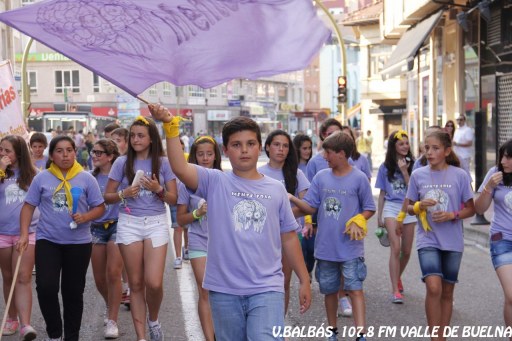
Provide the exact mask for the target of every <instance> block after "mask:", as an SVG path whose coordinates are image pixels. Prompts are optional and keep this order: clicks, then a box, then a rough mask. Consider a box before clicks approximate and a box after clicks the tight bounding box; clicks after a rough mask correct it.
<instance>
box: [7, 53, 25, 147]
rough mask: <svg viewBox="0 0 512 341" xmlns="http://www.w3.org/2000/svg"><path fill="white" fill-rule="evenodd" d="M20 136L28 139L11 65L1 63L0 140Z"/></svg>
mask: <svg viewBox="0 0 512 341" xmlns="http://www.w3.org/2000/svg"><path fill="white" fill-rule="evenodd" d="M6 135H20V136H22V137H24V138H25V139H28V132H27V129H26V127H25V123H24V121H23V113H22V111H21V103H20V98H19V95H18V91H16V85H15V83H14V77H13V75H12V69H11V63H9V61H0V138H3V137H4V136H6Z"/></svg>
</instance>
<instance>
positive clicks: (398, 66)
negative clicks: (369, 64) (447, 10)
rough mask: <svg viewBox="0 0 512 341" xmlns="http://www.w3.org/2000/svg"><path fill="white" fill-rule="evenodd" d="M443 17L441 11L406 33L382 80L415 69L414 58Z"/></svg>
mask: <svg viewBox="0 0 512 341" xmlns="http://www.w3.org/2000/svg"><path fill="white" fill-rule="evenodd" d="M442 15H443V10H440V11H438V12H437V13H435V14H433V15H431V16H430V17H429V18H428V19H425V20H423V21H422V22H420V23H418V24H417V25H416V26H414V27H412V28H410V29H409V30H407V32H405V33H404V35H403V36H402V38H400V40H399V41H398V44H397V45H396V48H395V50H394V51H393V52H392V53H391V56H390V57H389V60H388V62H387V63H386V65H384V69H383V70H382V71H381V73H380V74H381V76H382V80H387V79H389V78H392V77H395V76H398V75H400V74H401V73H404V72H407V71H411V70H412V69H413V67H414V57H416V54H417V53H418V50H419V49H420V47H421V46H422V45H423V43H424V42H425V40H426V39H427V38H428V37H429V35H430V32H432V30H433V29H434V27H435V26H436V25H437V23H438V22H439V19H440V18H441V16H442Z"/></svg>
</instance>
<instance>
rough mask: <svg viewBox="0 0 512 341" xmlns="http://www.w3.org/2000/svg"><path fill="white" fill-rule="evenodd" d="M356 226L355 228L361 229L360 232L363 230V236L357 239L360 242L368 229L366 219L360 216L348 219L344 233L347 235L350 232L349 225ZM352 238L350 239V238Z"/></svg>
mask: <svg viewBox="0 0 512 341" xmlns="http://www.w3.org/2000/svg"><path fill="white" fill-rule="evenodd" d="M352 223H354V224H356V225H357V226H359V227H360V228H361V230H363V236H362V237H361V238H360V239H358V240H361V239H363V238H364V237H366V234H367V232H368V228H367V226H366V218H365V217H364V216H363V215H362V214H361V213H359V214H357V215H355V216H353V217H352V218H350V219H349V220H348V221H347V223H346V224H345V233H347V234H349V233H350V232H349V231H348V227H349V226H350V224H352ZM351 238H352V237H351Z"/></svg>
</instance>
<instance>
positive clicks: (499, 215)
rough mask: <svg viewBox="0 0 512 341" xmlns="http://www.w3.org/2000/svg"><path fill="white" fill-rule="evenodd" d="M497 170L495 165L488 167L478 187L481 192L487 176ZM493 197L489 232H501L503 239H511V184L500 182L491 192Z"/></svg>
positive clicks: (487, 178) (487, 179)
mask: <svg viewBox="0 0 512 341" xmlns="http://www.w3.org/2000/svg"><path fill="white" fill-rule="evenodd" d="M497 171H498V170H497V168H496V166H494V167H492V168H491V169H489V171H488V172H487V174H486V175H485V179H484V181H483V182H482V185H481V186H480V188H479V189H478V192H479V193H481V192H482V191H483V190H484V186H485V185H487V182H488V181H489V178H490V177H491V176H492V175H493V174H494V173H496V172H497ZM492 197H493V199H494V215H493V217H492V222H491V230H490V234H491V235H492V234H494V233H498V232H501V233H502V234H503V239H506V240H512V226H511V222H512V186H505V185H504V184H503V183H500V184H499V185H498V186H496V188H495V189H494V190H493V192H492Z"/></svg>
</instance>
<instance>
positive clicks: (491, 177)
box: [475, 140, 512, 328]
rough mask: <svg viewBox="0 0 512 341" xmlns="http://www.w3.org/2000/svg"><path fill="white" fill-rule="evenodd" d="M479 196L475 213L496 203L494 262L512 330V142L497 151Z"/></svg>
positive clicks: (483, 210) (492, 226)
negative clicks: (495, 161)
mask: <svg viewBox="0 0 512 341" xmlns="http://www.w3.org/2000/svg"><path fill="white" fill-rule="evenodd" d="M478 192H479V193H480V195H479V196H478V198H477V199H476V201H475V209H476V212H477V213H479V214H484V212H485V211H487V209H489V207H490V206H491V202H494V215H493V217H492V222H491V230H490V232H489V234H490V236H489V237H490V239H491V242H490V244H491V245H490V249H491V252H490V253H491V260H492V264H493V266H494V270H495V271H496V275H497V276H498V279H499V280H500V283H501V287H502V288H503V295H504V298H505V299H504V302H503V317H504V320H505V325H506V326H507V327H509V328H510V327H512V261H511V260H512V228H511V226H510V222H511V221H512V205H511V200H510V198H511V197H512V194H511V193H512V140H508V141H507V142H505V143H504V144H503V145H502V146H501V147H500V149H499V151H498V160H497V165H496V166H494V167H492V168H491V169H490V170H489V171H488V172H487V175H486V176H485V179H484V181H483V182H482V185H481V186H480V188H479V189H478Z"/></svg>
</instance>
